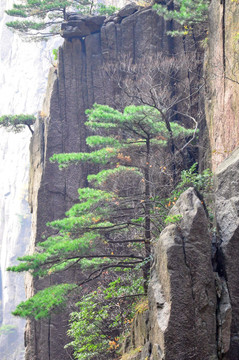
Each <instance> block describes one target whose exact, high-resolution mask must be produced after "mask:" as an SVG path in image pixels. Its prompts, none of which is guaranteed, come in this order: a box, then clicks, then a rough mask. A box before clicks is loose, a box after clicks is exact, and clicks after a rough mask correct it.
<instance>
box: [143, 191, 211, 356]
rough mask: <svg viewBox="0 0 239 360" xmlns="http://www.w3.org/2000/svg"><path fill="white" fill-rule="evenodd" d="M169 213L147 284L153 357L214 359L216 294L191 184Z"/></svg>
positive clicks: (205, 230) (205, 231)
mask: <svg viewBox="0 0 239 360" xmlns="http://www.w3.org/2000/svg"><path fill="white" fill-rule="evenodd" d="M170 214H171V215H172V216H173V215H176V214H179V215H181V216H182V218H181V220H180V221H179V223H178V224H172V225H169V226H167V227H166V228H165V229H164V231H163V232H162V233H161V235H160V238H159V240H158V242H157V245H156V247H155V256H154V264H153V268H152V278H151V282H150V290H149V291H150V293H149V304H150V321H149V323H150V332H149V340H150V343H151V355H150V356H149V359H152V360H162V359H164V360H172V359H174V360H188V359H194V360H205V359H208V360H209V359H210V360H214V359H217V345H216V344H217V339H216V333H217V325H216V308H217V296H216V289H215V280H214V274H213V268H212V263H211V239H210V236H209V232H208V220H207V217H206V214H205V211H204V208H203V205H202V204H201V201H200V200H199V199H198V198H197V196H196V194H195V192H194V190H193V189H192V188H190V189H188V190H187V191H186V192H185V193H184V194H183V195H181V197H180V198H179V200H178V201H177V203H176V205H175V206H174V207H173V209H172V210H171V212H170Z"/></svg>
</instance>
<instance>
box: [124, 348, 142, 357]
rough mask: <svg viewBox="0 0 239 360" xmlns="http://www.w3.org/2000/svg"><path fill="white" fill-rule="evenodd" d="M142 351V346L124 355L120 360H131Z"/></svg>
mask: <svg viewBox="0 0 239 360" xmlns="http://www.w3.org/2000/svg"><path fill="white" fill-rule="evenodd" d="M141 351H142V346H139V347H137V348H135V349H132V350H130V352H128V353H127V354H124V355H123V356H122V357H121V358H120V360H131V359H132V358H134V357H135V355H137V354H139V353H140V352H141Z"/></svg>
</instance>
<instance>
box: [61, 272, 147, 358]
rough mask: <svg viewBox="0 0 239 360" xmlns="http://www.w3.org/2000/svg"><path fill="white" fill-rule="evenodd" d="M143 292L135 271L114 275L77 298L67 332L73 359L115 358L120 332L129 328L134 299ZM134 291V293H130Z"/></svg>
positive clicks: (118, 346) (141, 280)
mask: <svg viewBox="0 0 239 360" xmlns="http://www.w3.org/2000/svg"><path fill="white" fill-rule="evenodd" d="M140 294H141V295H142V296H143V279H142V278H139V277H138V278H137V274H136V273H135V274H134V275H132V274H131V276H130V277H129V276H126V277H125V278H123V279H122V277H117V278H116V279H115V280H114V281H111V282H110V283H109V284H108V285H107V287H103V286H101V287H98V288H97V289H96V291H93V292H91V293H89V294H87V295H86V296H83V298H82V300H81V301H80V302H78V303H77V304H76V305H77V311H74V312H73V313H72V314H71V318H70V329H69V331H68V335H69V336H70V337H71V338H72V341H71V342H70V343H69V344H68V345H67V346H66V347H69V346H70V347H73V349H74V356H75V359H78V360H90V359H96V358H97V359H98V360H101V359H102V360H103V359H105V356H106V354H107V353H108V357H110V358H115V356H116V355H117V352H118V351H119V348H120V335H121V333H122V332H123V331H126V330H128V329H129V327H130V324H131V321H132V318H133V316H134V314H135V311H136V310H135V301H137V299H138V296H139V295H140ZM134 295H136V296H134Z"/></svg>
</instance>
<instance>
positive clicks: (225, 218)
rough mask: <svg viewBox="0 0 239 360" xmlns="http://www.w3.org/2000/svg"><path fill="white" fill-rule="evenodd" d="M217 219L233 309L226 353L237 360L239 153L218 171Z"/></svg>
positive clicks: (238, 350) (238, 352) (223, 263)
mask: <svg viewBox="0 0 239 360" xmlns="http://www.w3.org/2000/svg"><path fill="white" fill-rule="evenodd" d="M215 175H216V176H215V178H216V202H215V207H216V220H217V226H218V231H219V235H220V242H221V244H220V249H221V252H222V265H223V272H224V277H225V280H226V284H227V287H228V295H227V298H228V300H226V304H225V306H227V307H228V306H229V305H230V306H231V311H232V314H231V315H232V316H231V324H230V322H229V320H230V319H228V316H227V320H225V321H226V322H227V323H228V325H229V329H227V338H228V337H229V338H230V339H229V341H227V346H226V347H225V350H227V351H225V352H226V354H225V356H224V357H223V359H227V360H233V359H237V358H238V354H239V277H238V269H239V216H238V214H239V193H238V189H239V150H236V151H234V152H233V153H232V155H231V156H230V157H229V158H227V159H226V160H224V161H223V162H222V163H221V164H220V166H219V167H218V168H217V170H216V173H215Z"/></svg>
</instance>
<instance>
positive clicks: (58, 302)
mask: <svg viewBox="0 0 239 360" xmlns="http://www.w3.org/2000/svg"><path fill="white" fill-rule="evenodd" d="M75 287H76V285H74V284H60V285H55V286H51V287H49V288H46V289H44V290H41V291H39V292H38V293H37V294H36V295H35V296H33V297H32V298H30V299H28V300H26V301H24V302H21V303H20V304H19V305H18V306H17V308H16V310H14V311H13V315H15V316H23V317H28V318H35V319H37V320H39V319H42V318H46V317H48V316H50V314H51V312H54V311H55V310H56V309H57V310H58V311H59V308H61V309H62V308H64V307H65V306H66V296H67V294H68V293H69V292H70V291H72V290H73V289H74V288H75Z"/></svg>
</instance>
